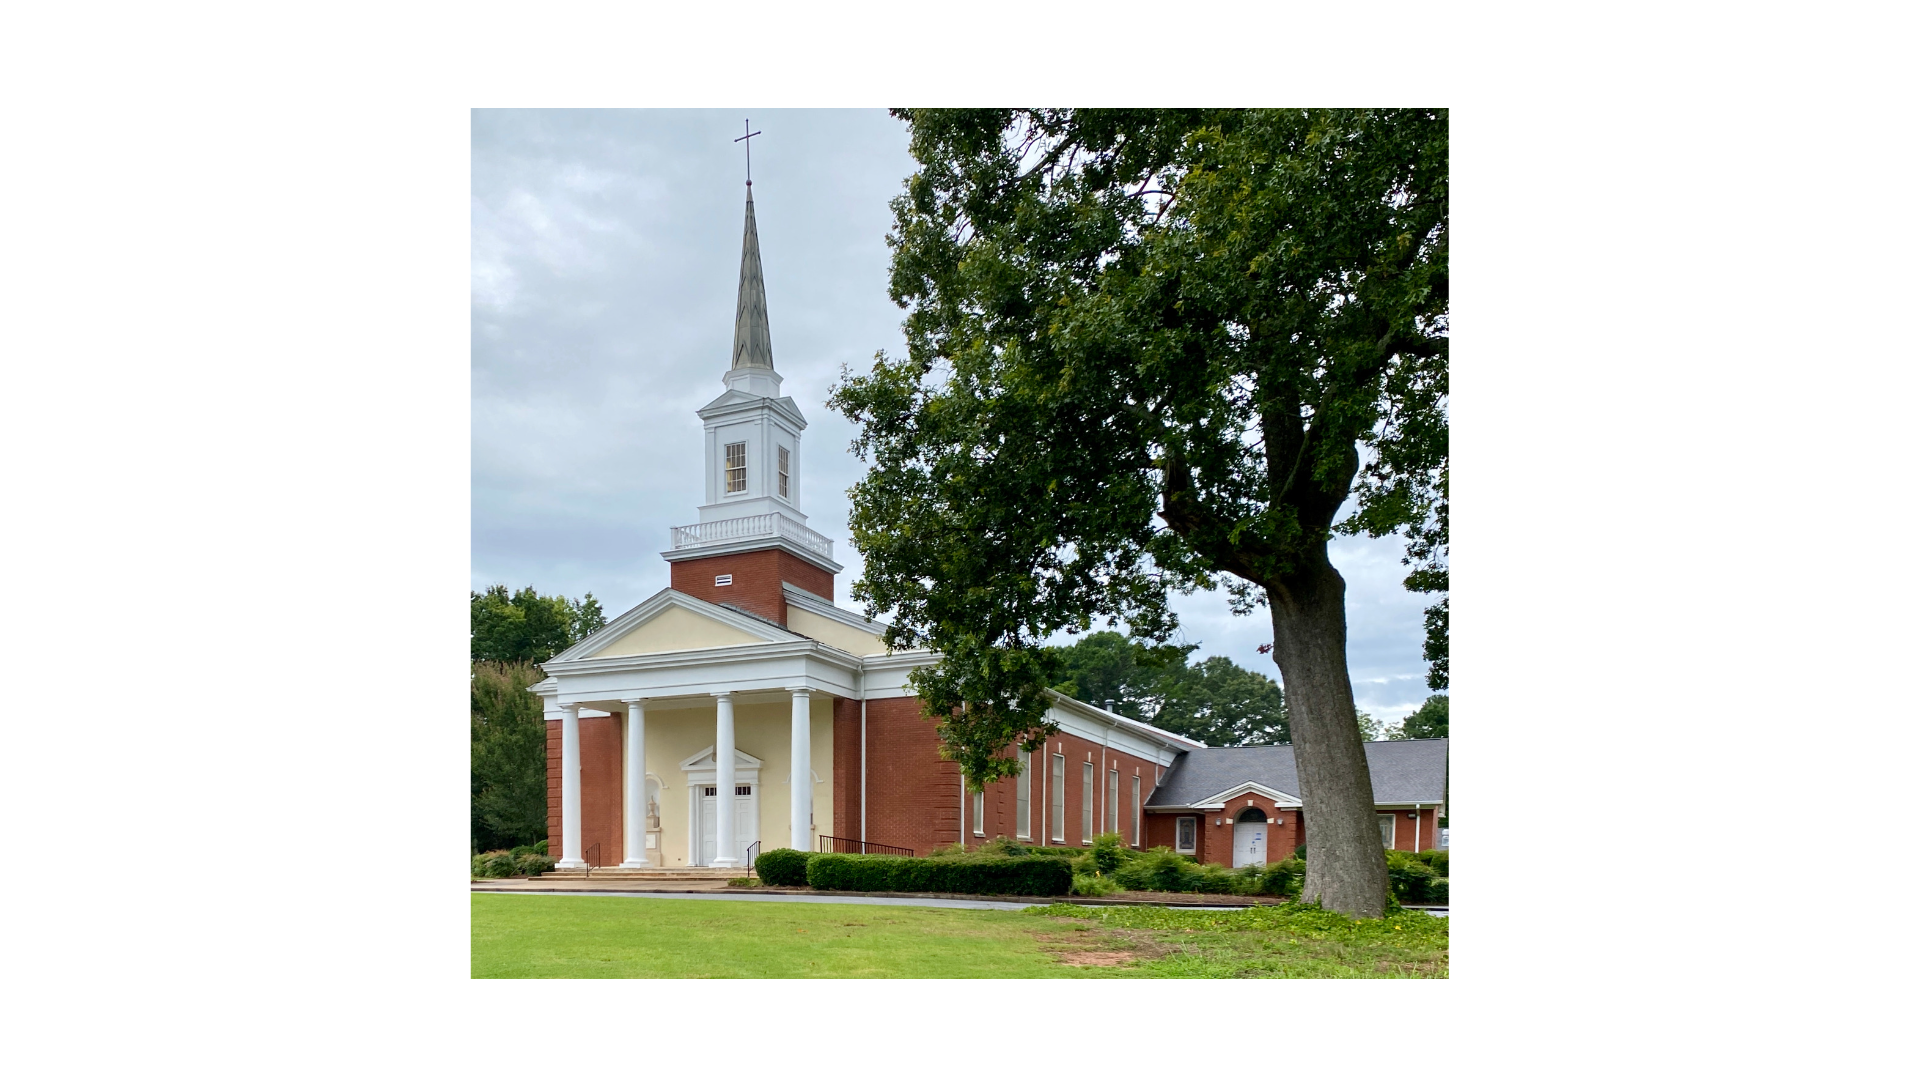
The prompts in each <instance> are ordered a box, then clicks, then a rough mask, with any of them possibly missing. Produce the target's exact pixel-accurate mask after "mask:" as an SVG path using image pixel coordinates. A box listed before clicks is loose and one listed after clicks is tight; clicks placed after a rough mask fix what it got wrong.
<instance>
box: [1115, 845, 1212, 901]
mask: <svg viewBox="0 0 1920 1080" xmlns="http://www.w3.org/2000/svg"><path fill="white" fill-rule="evenodd" d="M1197 865H1198V864H1196V863H1195V862H1194V861H1193V860H1192V859H1190V858H1188V857H1186V856H1185V855H1176V854H1174V853H1173V851H1172V850H1171V849H1169V848H1164V847H1157V848H1154V849H1152V850H1151V851H1143V852H1141V853H1140V854H1139V855H1136V856H1134V857H1133V858H1132V859H1130V860H1128V861H1127V863H1126V865H1124V866H1122V867H1121V868H1120V869H1118V870H1116V871H1114V873H1113V877H1114V880H1115V881H1118V882H1119V883H1120V884H1122V885H1124V886H1126V887H1127V888H1129V889H1143V890H1147V891H1150V892H1192V891H1193V890H1192V889H1191V888H1189V887H1188V886H1189V884H1190V883H1191V882H1192V881H1193V880H1194V875H1195V873H1196V872H1197Z"/></svg>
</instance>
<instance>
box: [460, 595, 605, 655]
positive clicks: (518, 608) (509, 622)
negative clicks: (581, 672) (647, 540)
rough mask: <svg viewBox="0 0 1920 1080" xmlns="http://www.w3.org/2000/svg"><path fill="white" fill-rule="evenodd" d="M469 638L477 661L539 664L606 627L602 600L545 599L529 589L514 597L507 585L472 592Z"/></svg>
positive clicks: (555, 597)
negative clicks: (481, 591)
mask: <svg viewBox="0 0 1920 1080" xmlns="http://www.w3.org/2000/svg"><path fill="white" fill-rule="evenodd" d="M471 597H472V599H471V600H470V602H469V605H468V607H469V611H468V628H467V634H468V639H469V645H470V647H471V651H472V658H473V659H474V660H490V661H493V662H495V663H501V664H539V663H544V662H546V661H547V660H550V659H552V658H553V656H554V654H556V653H558V652H561V651H562V650H564V649H566V648H567V647H568V646H570V645H572V644H573V643H574V642H577V641H579V640H581V639H582V638H585V637H586V636H587V635H589V634H591V633H593V632H594V631H595V630H598V629H600V628H601V627H603V626H605V625H607V617H606V615H605V614H604V613H603V612H602V611H601V610H600V601H598V600H595V599H594V598H593V594H592V593H588V594H587V595H586V596H584V597H582V598H581V599H580V600H578V601H575V600H569V599H567V598H566V597H564V596H541V595H540V594H539V593H536V592H534V591H533V586H531V585H529V586H527V587H526V588H524V589H521V590H520V591H519V592H516V593H513V594H511V595H509V594H508V592H507V587H506V586H505V585H495V586H492V587H491V588H489V589H488V590H487V591H486V592H484V593H472V594H471Z"/></svg>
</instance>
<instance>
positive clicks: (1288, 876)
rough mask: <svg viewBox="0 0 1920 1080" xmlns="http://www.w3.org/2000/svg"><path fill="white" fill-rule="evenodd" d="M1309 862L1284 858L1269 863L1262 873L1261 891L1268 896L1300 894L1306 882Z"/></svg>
mask: <svg viewBox="0 0 1920 1080" xmlns="http://www.w3.org/2000/svg"><path fill="white" fill-rule="evenodd" d="M1306 879H1307V864H1306V861H1305V860H1303V859H1282V860H1281V861H1279V862H1277V863H1268V864H1267V866H1266V869H1265V871H1264V872H1263V873H1262V874H1261V875H1260V891H1261V892H1263V893H1265V894H1266V895H1268V896H1299V895H1300V886H1301V885H1303V884H1305V883H1306Z"/></svg>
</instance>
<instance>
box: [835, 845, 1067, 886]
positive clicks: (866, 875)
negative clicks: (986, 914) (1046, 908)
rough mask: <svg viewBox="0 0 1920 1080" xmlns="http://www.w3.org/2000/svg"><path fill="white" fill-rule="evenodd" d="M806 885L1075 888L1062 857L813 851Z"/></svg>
mask: <svg viewBox="0 0 1920 1080" xmlns="http://www.w3.org/2000/svg"><path fill="white" fill-rule="evenodd" d="M807 884H809V885H811V886H813V887H814V888H816V889H840V890H847V891H853V892H948V893H973V894H1001V895H1005V894H1012V895H1016V896H1065V895H1066V894H1067V893H1068V892H1069V891H1071V890H1072V888H1073V871H1072V870H1071V869H1070V868H1069V867H1068V865H1067V863H1066V862H1065V861H1063V860H1060V859H1052V858H1046V857H1044V856H1024V857H1021V858H1004V857H998V856H987V857H980V856H972V857H969V858H965V859H960V858H951V857H947V858H938V859H933V858H924V859H920V858H906V857H903V856H899V855H816V856H814V857H813V858H812V859H811V860H809V861H808V863H807Z"/></svg>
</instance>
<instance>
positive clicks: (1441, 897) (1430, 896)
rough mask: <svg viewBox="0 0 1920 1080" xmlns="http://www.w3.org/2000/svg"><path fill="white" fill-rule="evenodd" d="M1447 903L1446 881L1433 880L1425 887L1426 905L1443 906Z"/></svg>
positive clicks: (1440, 879) (1442, 879) (1443, 879)
mask: <svg viewBox="0 0 1920 1080" xmlns="http://www.w3.org/2000/svg"><path fill="white" fill-rule="evenodd" d="M1446 902H1447V879H1446V878H1435V879H1434V880H1433V882H1432V883H1431V884H1429V885H1428V886H1427V903H1429V904H1444V903H1446Z"/></svg>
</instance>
